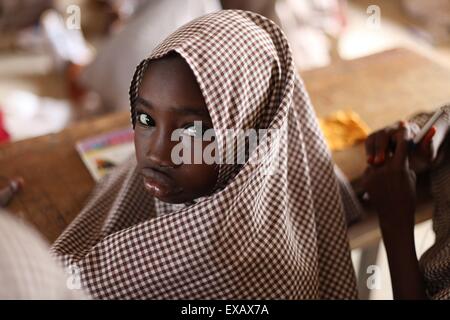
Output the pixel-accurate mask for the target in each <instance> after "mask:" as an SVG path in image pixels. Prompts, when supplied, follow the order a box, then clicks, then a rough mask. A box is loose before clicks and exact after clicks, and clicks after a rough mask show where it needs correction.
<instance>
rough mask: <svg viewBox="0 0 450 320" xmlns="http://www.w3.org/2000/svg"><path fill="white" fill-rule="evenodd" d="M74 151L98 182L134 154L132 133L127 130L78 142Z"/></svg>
mask: <svg viewBox="0 0 450 320" xmlns="http://www.w3.org/2000/svg"><path fill="white" fill-rule="evenodd" d="M76 149H77V151H78V153H79V154H80V157H81V159H82V160H83V162H84V164H85V165H86V167H87V168H88V170H89V172H90V173H91V175H92V177H93V178H94V180H95V181H98V180H100V178H101V177H103V176H104V175H106V174H107V173H108V172H109V171H111V169H113V168H114V167H116V166H117V165H119V164H121V163H123V162H124V161H125V160H126V159H127V158H129V157H130V156H131V155H132V154H134V131H133V129H131V128H127V129H121V130H116V131H112V132H108V133H105V134H102V135H98V136H95V137H90V138H87V139H85V140H81V141H79V142H78V143H77V144H76Z"/></svg>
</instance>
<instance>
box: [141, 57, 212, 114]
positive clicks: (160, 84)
mask: <svg viewBox="0 0 450 320" xmlns="http://www.w3.org/2000/svg"><path fill="white" fill-rule="evenodd" d="M139 97H140V98H141V99H144V100H145V101H147V105H151V106H152V107H158V106H160V105H167V106H170V107H171V108H173V109H180V110H181V111H183V110H186V109H194V110H195V111H197V112H200V111H201V110H205V111H207V108H206V103H205V99H204V97H203V94H202V92H201V90H200V87H199V85H198V82H197V79H196V78H195V76H194V74H193V72H192V70H191V69H190V67H189V65H188V64H187V63H186V62H185V61H184V59H183V58H181V57H180V56H175V57H168V58H162V59H158V60H155V61H151V62H150V63H149V66H148V68H147V70H146V72H145V73H144V76H143V79H142V83H141V85H140V88H139Z"/></svg>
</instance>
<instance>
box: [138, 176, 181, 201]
mask: <svg viewBox="0 0 450 320" xmlns="http://www.w3.org/2000/svg"><path fill="white" fill-rule="evenodd" d="M144 186H145V188H146V189H147V191H149V192H150V194H152V195H153V196H155V197H161V198H163V197H167V196H172V195H175V194H178V193H180V192H181V191H182V189H181V188H179V187H175V186H173V185H171V184H168V183H165V182H163V181H158V179H155V178H152V177H144Z"/></svg>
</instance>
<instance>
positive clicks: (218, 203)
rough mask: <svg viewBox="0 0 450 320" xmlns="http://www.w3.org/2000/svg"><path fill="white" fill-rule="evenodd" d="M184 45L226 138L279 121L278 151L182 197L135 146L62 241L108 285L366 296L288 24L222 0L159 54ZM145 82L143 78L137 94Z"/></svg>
mask: <svg viewBox="0 0 450 320" xmlns="http://www.w3.org/2000/svg"><path fill="white" fill-rule="evenodd" d="M171 51H176V52H177V53H178V54H180V55H181V56H182V57H183V58H184V59H185V60H186V61H187V63H188V64H189V65H190V67H191V69H192V70H193V72H194V74H195V76H196V78H197V81H198V83H199V85H200V88H201V91H202V93H203V96H204V98H205V101H206V105H207V107H208V110H209V112H210V115H211V118H212V121H213V125H214V129H215V130H216V134H217V141H218V145H219V148H221V149H220V150H224V149H223V148H224V139H223V137H221V132H222V130H223V129H226V128H267V129H279V130H278V131H277V132H278V133H277V135H278V137H277V138H279V140H278V141H279V142H280V143H275V142H274V141H276V140H275V139H274V140H271V141H268V143H260V144H259V145H258V147H257V150H258V151H261V152H260V153H259V154H263V155H267V158H265V159H266V160H267V159H271V158H270V156H272V155H274V154H277V155H278V158H277V159H278V160H279V161H274V162H270V163H267V162H263V163H262V164H250V162H248V163H246V164H245V165H243V166H235V165H221V166H220V173H219V183H218V185H219V186H220V187H219V188H218V189H217V190H216V191H215V192H214V193H213V194H212V195H210V196H207V197H204V198H201V199H199V200H197V201H195V203H193V204H186V205H182V206H179V205H171V204H167V203H162V202H160V201H158V200H157V199H154V198H152V197H150V196H149V195H148V194H146V192H145V190H144V187H143V185H142V180H141V179H140V178H139V176H138V173H137V172H136V163H135V160H134V159H133V160H130V161H128V162H127V163H125V164H124V165H122V166H121V167H119V168H117V170H116V171H115V172H114V173H112V174H110V175H109V176H106V177H105V178H104V179H103V180H102V181H101V182H100V183H99V185H98V186H97V187H96V189H95V190H94V192H93V194H92V196H91V197H90V200H89V201H88V204H87V205H86V207H85V209H84V210H83V211H82V212H81V213H80V214H79V216H78V217H77V218H76V219H75V221H74V222H73V223H72V224H71V225H70V226H69V227H68V229H67V230H66V231H65V232H64V233H63V234H62V235H61V237H60V238H59V239H58V240H57V241H56V243H55V244H54V246H53V252H54V253H55V254H56V255H57V256H59V257H60V258H61V259H62V260H63V261H64V262H65V263H66V264H71V265H76V266H77V267H79V268H80V269H81V275H82V283H83V285H84V286H85V288H86V289H87V290H88V291H89V292H90V293H91V294H92V295H93V296H94V297H96V298H103V299H106V298H107V299H111V298H117V299H122V298H125V299H130V298H131V299H144V298H148V299H262V298H267V299H336V298H337V299H341V298H342V299H348V298H355V297H356V296H357V293H356V285H355V276H354V271H353V268H352V264H351V259H350V250H349V246H348V241H347V236H346V226H345V222H344V210H343V205H342V202H341V198H340V194H339V189H338V183H337V180H336V176H335V174H334V172H333V165H332V161H331V158H330V154H329V152H328V150H327V148H326V145H325V143H324V140H323V137H322V134H321V132H320V131H319V127H318V125H317V121H316V117H315V114H314V112H313V109H312V107H311V103H310V100H309V98H308V96H307V94H306V92H305V90H304V86H303V84H302V82H301V81H300V80H299V78H298V77H297V75H296V73H295V68H294V65H293V62H292V56H291V52H290V49H289V46H288V43H287V41H286V38H285V36H284V35H283V33H282V31H281V30H280V29H279V28H278V27H277V26H276V25H275V24H274V23H272V22H271V21H270V20H268V19H266V18H264V17H262V16H260V15H257V14H254V13H250V12H244V11H235V10H226V11H220V12H217V13H213V14H209V15H206V16H203V17H201V18H198V19H196V20H194V21H192V22H191V23H189V24H187V25H185V26H183V27H181V28H180V29H178V30H177V31H176V32H175V33H173V34H172V35H171V36H169V37H168V38H167V39H166V40H165V41H164V42H163V43H162V44H161V45H159V46H158V47H157V48H156V49H155V51H154V52H153V53H152V54H151V55H150V57H149V58H148V59H149V60H151V59H156V58H159V57H163V56H165V55H166V54H167V53H168V52H171ZM147 61H148V60H147ZM147 64H148V63H145V62H144V63H142V64H141V65H140V66H139V67H138V70H137V71H136V75H135V82H137V83H140V81H139V79H140V77H142V74H143V72H144V71H145V69H144V67H145V66H146V65H147ZM136 94H137V92H136V88H134V87H133V86H132V88H131V89H130V96H131V100H132V102H133V99H135V97H136ZM266 142H267V141H266ZM255 154H256V150H255V153H253V154H251V155H250V159H252V157H253V156H254V155H255ZM267 165H269V166H271V167H270V170H271V171H270V172H271V173H270V174H267V168H268V166H267Z"/></svg>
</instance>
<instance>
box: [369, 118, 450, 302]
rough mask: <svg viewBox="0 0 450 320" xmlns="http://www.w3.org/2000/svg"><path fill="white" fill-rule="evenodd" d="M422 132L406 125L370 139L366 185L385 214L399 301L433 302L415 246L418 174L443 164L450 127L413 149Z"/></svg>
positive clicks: (435, 130)
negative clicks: (417, 137) (410, 143)
mask: <svg viewBox="0 0 450 320" xmlns="http://www.w3.org/2000/svg"><path fill="white" fill-rule="evenodd" d="M417 131H418V130H417V128H416V127H415V125H414V124H408V123H406V122H401V123H399V125H398V126H397V127H393V128H387V129H383V130H380V131H377V132H375V133H374V134H372V135H371V136H370V137H369V138H368V139H367V141H366V153H367V160H368V164H369V167H368V168H367V170H366V172H365V174H364V179H363V180H364V182H363V183H364V188H365V190H366V191H367V192H368V194H369V197H370V201H371V203H372V204H373V205H374V207H375V209H376V210H377V212H378V215H379V221H380V228H381V233H382V236H383V240H384V243H385V247H386V252H387V256H388V261H389V269H390V274H391V281H392V288H393V295H394V298H395V299H408V300H413V299H420V300H422V299H427V298H428V297H427V294H426V289H425V283H424V278H423V275H422V273H421V271H420V267H419V262H418V259H417V254H416V250H415V242H414V214H415V210H416V207H415V204H416V175H417V174H420V173H423V172H426V171H427V170H429V169H430V168H431V167H432V166H434V165H436V164H438V163H439V162H440V161H443V154H445V152H444V151H445V150H442V149H446V148H447V142H448V140H449V137H448V133H449V127H448V125H447V124H445V123H440V124H437V125H436V126H435V127H433V128H431V129H430V131H429V132H428V133H427V135H426V136H425V137H424V138H423V140H422V141H421V143H420V144H419V145H418V146H417V147H416V148H414V149H411V148H409V147H408V144H409V142H410V140H412V139H413V138H414V135H415V134H416V133H417ZM392 142H394V143H392Z"/></svg>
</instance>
